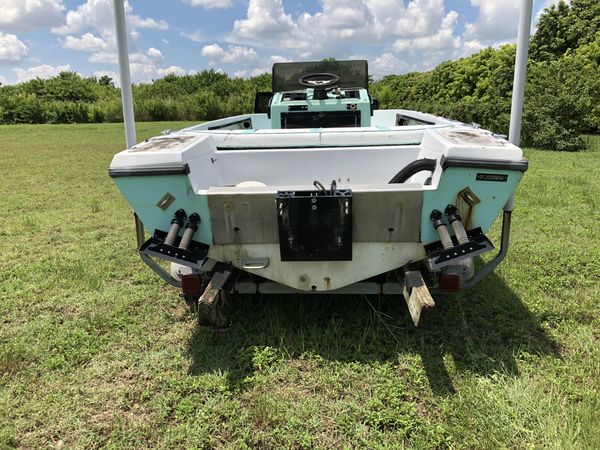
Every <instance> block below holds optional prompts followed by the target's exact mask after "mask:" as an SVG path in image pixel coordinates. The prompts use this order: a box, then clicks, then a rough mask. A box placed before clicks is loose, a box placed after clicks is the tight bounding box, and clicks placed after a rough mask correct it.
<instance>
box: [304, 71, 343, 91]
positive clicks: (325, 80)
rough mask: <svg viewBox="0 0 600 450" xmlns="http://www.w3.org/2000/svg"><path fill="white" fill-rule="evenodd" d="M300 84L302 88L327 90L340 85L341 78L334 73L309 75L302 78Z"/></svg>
mask: <svg viewBox="0 0 600 450" xmlns="http://www.w3.org/2000/svg"><path fill="white" fill-rule="evenodd" d="M299 82H300V84H301V85H302V86H306V87H311V88H315V89H319V90H325V89H329V88H332V87H334V86H336V85H338V84H339V82H340V77H339V76H337V75H336V74H334V73H309V74H308V75H304V76H301V77H300V80H299Z"/></svg>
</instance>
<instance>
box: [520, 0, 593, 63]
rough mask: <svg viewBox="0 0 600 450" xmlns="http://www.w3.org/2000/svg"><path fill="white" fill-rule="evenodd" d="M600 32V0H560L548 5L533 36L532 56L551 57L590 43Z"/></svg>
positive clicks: (543, 58)
mask: <svg viewBox="0 0 600 450" xmlns="http://www.w3.org/2000/svg"><path fill="white" fill-rule="evenodd" d="M598 33H600V1H599V0H572V1H571V3H570V4H568V3H566V2H565V1H564V0H561V1H560V2H559V3H558V4H556V5H552V6H550V7H549V8H546V9H545V10H544V12H543V14H542V15H541V16H540V20H539V22H538V27H537V30H536V32H535V35H534V36H533V38H532V40H531V53H530V54H531V58H532V59H534V60H536V61H549V60H552V59H557V58H560V57H561V56H562V55H564V54H565V53H567V52H568V51H569V50H573V49H576V48H578V47H581V46H582V45H586V44H589V43H591V42H593V41H594V40H595V39H596V36H597V35H598Z"/></svg>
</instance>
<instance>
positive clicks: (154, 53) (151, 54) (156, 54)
mask: <svg viewBox="0 0 600 450" xmlns="http://www.w3.org/2000/svg"><path fill="white" fill-rule="evenodd" d="M146 55H148V58H150V60H152V62H154V63H159V62H162V61H163V60H164V59H165V57H164V56H163V54H162V52H161V51H160V50H159V49H157V48H154V47H150V48H149V49H148V51H146Z"/></svg>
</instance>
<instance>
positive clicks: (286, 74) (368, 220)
mask: <svg viewBox="0 0 600 450" xmlns="http://www.w3.org/2000/svg"><path fill="white" fill-rule="evenodd" d="M272 80H273V81H272V92H261V93H258V94H257V95H256V101H255V108H254V112H253V113H250V114H242V115H238V116H233V117H226V118H221V119H218V120H213V121H210V122H205V123H201V124H198V125H195V126H191V127H188V128H184V129H182V130H180V131H176V132H170V131H167V132H165V133H163V134H161V135H160V136H157V137H153V138H150V139H147V140H145V141H143V142H140V143H138V144H136V145H133V146H131V147H130V148H128V149H125V150H123V151H121V152H119V153H117V154H116V155H115V156H114V158H113V160H112V163H111V165H110V169H109V175H110V176H111V177H112V178H113V180H114V182H115V183H116V185H117V187H118V188H119V189H120V191H121V192H122V194H123V195H124V196H125V198H126V199H127V201H128V203H129V205H130V206H131V208H132V209H133V211H134V212H135V217H136V230H137V239H138V246H139V253H140V256H141V258H142V260H143V261H144V262H145V263H146V264H148V266H149V267H150V268H152V270H154V271H155V272H156V273H157V274H158V275H159V276H160V277H162V278H163V279H164V280H165V281H166V282H168V283H170V284H171V285H173V286H175V287H176V288H178V289H180V290H181V293H182V296H183V298H184V299H185V300H186V302H187V303H188V305H190V307H191V308H192V309H195V310H197V311H198V313H199V317H200V323H203V324H207V325H212V326H223V325H225V324H226V320H227V319H226V317H224V315H223V305H224V304H225V303H226V301H227V298H228V297H230V296H231V294H276V293H277V294H281V293H314V294H364V295H369V294H376V295H397V296H401V297H402V296H403V297H404V298H405V299H406V302H407V304H408V309H409V311H410V314H411V317H412V319H413V321H414V322H415V325H416V324H418V322H419V319H420V316H421V311H422V309H423V308H430V307H432V306H433V305H434V304H435V300H434V297H436V296H437V295H438V294H449V293H456V292H459V291H461V290H464V289H469V288H471V287H473V286H474V285H475V284H477V283H478V282H479V281H480V280H481V279H483V278H484V276H485V275H487V274H488V273H490V272H491V271H492V270H493V269H494V268H495V267H496V266H497V265H498V264H499V263H500V262H501V261H502V259H503V258H504V257H505V255H506V252H507V249H508V242H509V234H510V218H511V211H512V206H511V205H512V198H513V195H514V192H515V189H516V187H517V185H518V183H519V181H520V180H521V178H522V176H523V173H524V172H525V171H526V170H527V167H528V163H527V161H526V160H525V159H524V157H523V152H522V150H521V149H520V148H519V147H517V146H515V145H513V144H511V143H510V142H508V141H507V140H506V138H505V137H504V136H500V135H496V134H494V133H492V132H490V131H486V130H483V129H481V128H479V127H478V126H477V125H475V124H465V123H461V122H457V121H454V120H450V119H447V118H443V117H438V116H435V115H431V114H426V113H423V112H418V111H409V110H404V109H379V107H378V102H377V101H376V100H375V99H373V98H372V96H371V94H370V93H369V74H368V63H367V61H364V60H349V61H311V62H286V63H276V64H275V65H274V66H273V72H272ZM503 210H504V211H503ZM500 212H503V214H502V233H501V238H500V249H499V251H498V252H497V254H496V255H495V256H494V257H493V258H491V259H489V258H488V262H487V263H484V264H479V266H480V267H478V269H477V270H475V264H474V259H475V258H476V257H477V256H479V255H482V254H484V253H487V252H490V251H493V250H494V247H495V246H494V244H493V243H492V241H491V240H490V239H489V238H488V237H487V236H486V233H488V230H489V229H490V227H491V225H492V223H493V222H494V221H495V219H496V218H497V217H498V215H499V214H500ZM145 230H148V232H149V235H148V236H146V234H145ZM160 260H162V261H166V262H167V263H169V264H170V265H171V267H170V269H169V268H167V267H166V266H165V265H164V264H161V263H160Z"/></svg>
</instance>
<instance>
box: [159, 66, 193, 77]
mask: <svg viewBox="0 0 600 450" xmlns="http://www.w3.org/2000/svg"><path fill="white" fill-rule="evenodd" d="M158 74H159V75H160V76H162V77H164V76H166V75H169V74H175V75H179V76H182V75H192V74H191V73H190V71H189V70H185V69H184V68H183V67H181V66H169V67H165V68H164V69H158Z"/></svg>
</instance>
